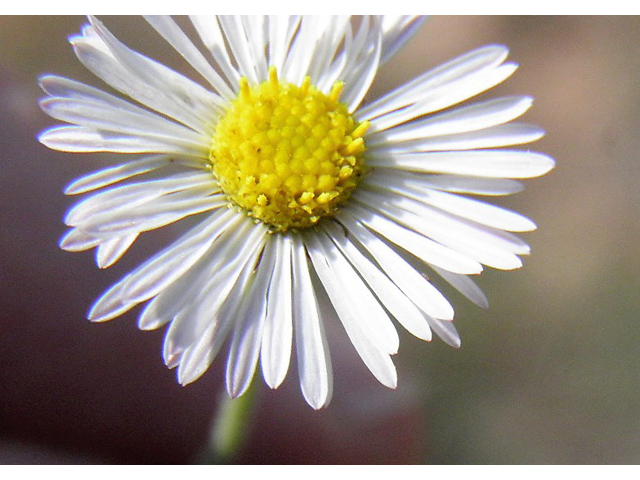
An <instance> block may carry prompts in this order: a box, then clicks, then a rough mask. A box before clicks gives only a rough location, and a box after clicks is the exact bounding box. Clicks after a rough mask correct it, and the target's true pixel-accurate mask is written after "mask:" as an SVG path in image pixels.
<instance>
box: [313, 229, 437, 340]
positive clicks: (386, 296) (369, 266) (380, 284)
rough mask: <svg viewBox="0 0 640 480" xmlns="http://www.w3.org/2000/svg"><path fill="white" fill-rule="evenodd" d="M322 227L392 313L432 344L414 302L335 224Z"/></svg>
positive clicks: (427, 327) (427, 326)
mask: <svg viewBox="0 0 640 480" xmlns="http://www.w3.org/2000/svg"><path fill="white" fill-rule="evenodd" d="M323 226H324V228H325V230H326V231H327V233H328V234H329V236H330V237H331V239H332V240H333V241H334V243H335V244H336V245H337V246H338V248H340V250H341V251H342V253H343V254H344V256H345V257H346V258H347V260H348V261H349V262H351V264H352V265H353V266H354V267H355V268H356V269H357V270H358V273H360V275H361V276H362V278H363V279H364V280H365V281H366V282H367V284H368V285H369V288H371V290H372V291H373V292H374V293H375V295H376V296H377V297H378V298H379V299H380V301H381V302H382V304H383V305H384V306H385V308H386V309H387V310H388V311H389V313H391V314H392V315H393V316H394V317H395V318H396V320H398V322H400V323H401V324H402V326H404V327H405V328H406V329H407V330H408V331H409V332H410V333H412V334H413V335H415V336H416V337H418V338H421V339H423V340H427V341H428V340H431V330H430V329H429V324H428V323H427V321H426V319H425V317H424V315H423V314H422V313H421V312H420V310H419V309H418V308H417V307H416V306H415V305H414V304H413V302H411V300H409V298H407V296H406V295H405V294H404V293H403V292H402V291H401V290H400V289H399V288H398V287H397V286H396V285H395V284H394V283H393V282H392V281H391V280H389V278H388V277H387V276H386V274H385V273H384V272H383V271H382V270H381V269H380V268H379V267H377V266H376V265H374V264H373V263H372V262H371V261H369V260H368V259H367V258H366V257H365V256H364V255H363V254H362V253H361V252H360V250H358V249H357V248H356V246H355V245H354V244H353V243H351V242H350V241H349V240H348V239H347V237H346V236H345V234H344V232H343V231H342V228H341V227H338V226H337V224H335V223H333V222H325V223H324V225H323Z"/></svg>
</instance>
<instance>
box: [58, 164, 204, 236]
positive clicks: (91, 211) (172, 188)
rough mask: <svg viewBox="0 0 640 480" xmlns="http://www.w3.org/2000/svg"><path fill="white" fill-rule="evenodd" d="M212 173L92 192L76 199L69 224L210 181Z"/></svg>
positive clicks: (188, 173)
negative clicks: (79, 200) (80, 198)
mask: <svg viewBox="0 0 640 480" xmlns="http://www.w3.org/2000/svg"><path fill="white" fill-rule="evenodd" d="M211 183H212V180H211V175H210V174H208V173H205V172H187V173H180V174H176V175H173V176H170V177H166V178H162V179H159V180H150V181H146V182H138V183H131V184H129V185H123V186H119V187H116V188H111V189H108V190H105V191H103V192H99V193H96V194H94V195H91V196H89V197H87V198H85V199H84V200H82V201H81V202H79V203H77V204H76V205H75V206H74V207H73V208H72V209H71V210H69V212H67V215H66V216H65V223H66V224H67V225H70V226H75V225H76V224H81V223H84V222H85V221H87V219H90V218H91V217H92V216H94V215H97V214H101V213H104V212H107V211H112V210H117V209H119V208H122V207H124V206H126V207H128V208H132V207H135V206H137V205H142V204H144V203H147V202H150V201H152V200H155V199H157V198H160V197H161V196H163V195H167V194H170V193H174V192H182V191H184V190H187V189H190V188H196V187H200V186H203V185H204V186H206V185H207V184H211Z"/></svg>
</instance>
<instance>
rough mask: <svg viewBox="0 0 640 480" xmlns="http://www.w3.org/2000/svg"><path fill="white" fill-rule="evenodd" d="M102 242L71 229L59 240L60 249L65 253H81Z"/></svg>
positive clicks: (80, 231)
mask: <svg viewBox="0 0 640 480" xmlns="http://www.w3.org/2000/svg"><path fill="white" fill-rule="evenodd" d="M101 241H102V240H101V239H98V238H96V237H93V236H91V235H88V234H87V233H85V232H83V231H82V230H79V229H77V228H72V229H71V230H69V231H68V232H67V233H65V234H64V236H63V237H62V238H61V239H60V244H59V245H60V248H61V249H63V250H66V251H67V252H83V251H84V250H89V249H90V248H93V247H96V246H98V245H99V244H100V242H101Z"/></svg>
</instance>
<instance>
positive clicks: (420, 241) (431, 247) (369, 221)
mask: <svg viewBox="0 0 640 480" xmlns="http://www.w3.org/2000/svg"><path fill="white" fill-rule="evenodd" d="M354 198H356V197H354ZM348 209H349V210H350V211H352V212H353V213H354V214H355V215H356V216H357V218H358V219H359V220H360V221H361V222H362V223H364V224H365V225H366V226H367V227H369V228H370V229H371V230H373V231H375V232H377V233H379V234H380V235H382V236H383V237H385V238H386V239H387V240H389V241H390V242H392V243H394V244H395V245H398V246H399V247H400V248H402V249H404V250H406V251H407V252H409V253H412V254H413V255H414V256H416V257H418V258H419V259H421V260H422V261H423V262H426V263H431V264H434V265H438V266H440V267H442V268H445V269H447V270H449V271H451V272H456V273H464V274H473V273H480V272H481V271H482V265H480V263H479V262H477V261H475V260H474V259H473V258H470V257H469V256H467V255H464V254H461V253H460V252H458V251H456V250H454V249H451V248H448V247H447V246H445V245H441V244H439V243H437V242H434V241H433V240H431V239H429V238H426V237H424V236H423V235H420V234H418V233H416V232H415V230H413V229H412V228H411V227H410V226H407V227H408V228H404V227H402V226H401V225H398V224H397V223H396V222H394V221H393V220H390V219H388V218H385V217H384V216H381V215H377V214H375V213H371V212H370V211H369V212H367V211H364V210H363V209H362V208H360V207H358V206H356V205H349V207H348Z"/></svg>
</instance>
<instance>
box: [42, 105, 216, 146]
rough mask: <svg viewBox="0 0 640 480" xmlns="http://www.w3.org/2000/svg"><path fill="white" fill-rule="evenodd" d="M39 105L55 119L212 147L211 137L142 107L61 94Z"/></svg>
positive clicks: (103, 129) (167, 140) (104, 129)
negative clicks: (122, 105)
mask: <svg viewBox="0 0 640 480" xmlns="http://www.w3.org/2000/svg"><path fill="white" fill-rule="evenodd" d="M40 106H41V108H42V109H43V110H44V112H45V113H47V114H48V115H50V116H51V117H53V118H56V119H58V120H62V121H64V122H68V123H73V124H75V125H79V126H82V127H86V128H88V129H93V130H98V131H108V132H118V133H122V134H126V135H135V136H138V137H141V138H149V139H151V140H154V139H157V140H158V141H160V142H163V143H169V142H170V143H173V144H176V145H180V146H184V148H185V149H188V150H195V151H201V152H207V150H208V149H209V144H210V139H209V138H208V137H207V136H204V135H200V134H196V133H195V132H194V131H193V130H190V129H188V128H185V127H183V126H181V125H178V124H176V123H173V122H171V121H169V120H166V119H163V118H162V117H159V116H158V115H156V114H154V113H151V112H148V111H146V110H143V109H141V108H137V109H134V108H133V107H131V108H128V109H124V108H123V107H113V106H111V105H107V104H104V103H99V102H96V101H92V100H79V99H75V98H62V97H47V98H45V99H44V100H42V101H41V102H40Z"/></svg>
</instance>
